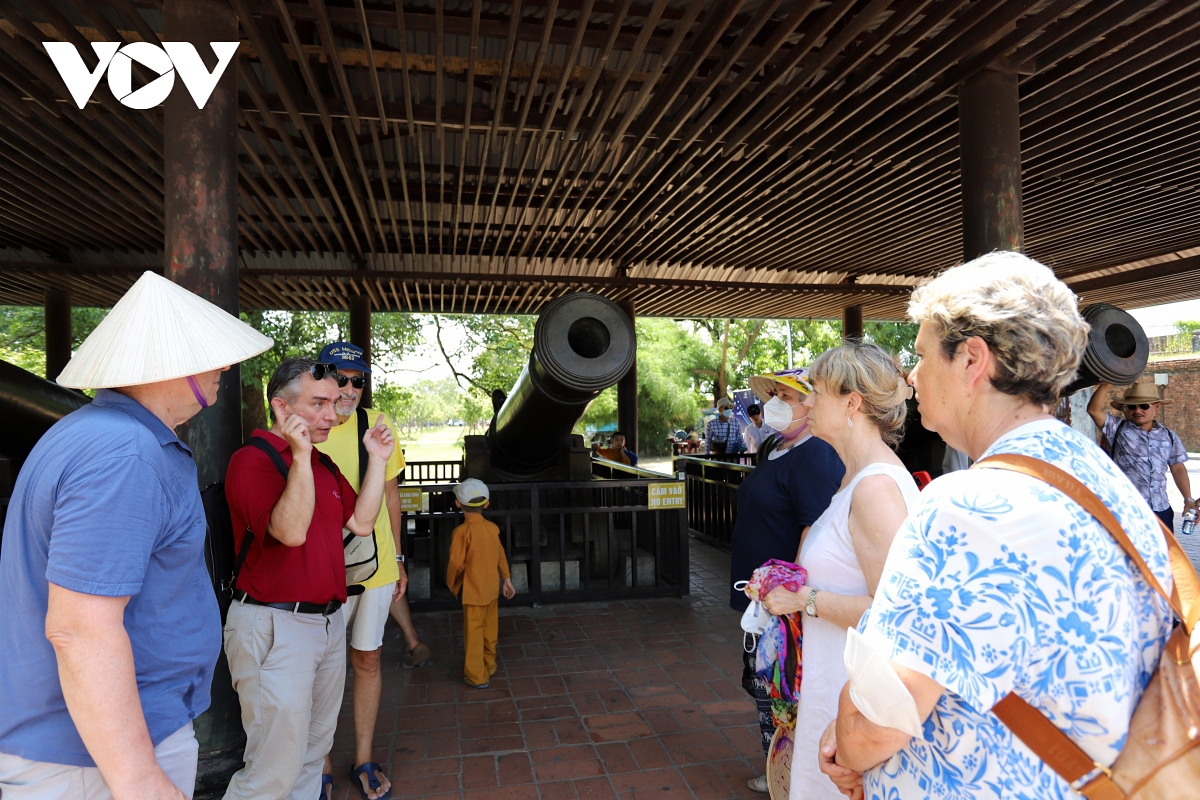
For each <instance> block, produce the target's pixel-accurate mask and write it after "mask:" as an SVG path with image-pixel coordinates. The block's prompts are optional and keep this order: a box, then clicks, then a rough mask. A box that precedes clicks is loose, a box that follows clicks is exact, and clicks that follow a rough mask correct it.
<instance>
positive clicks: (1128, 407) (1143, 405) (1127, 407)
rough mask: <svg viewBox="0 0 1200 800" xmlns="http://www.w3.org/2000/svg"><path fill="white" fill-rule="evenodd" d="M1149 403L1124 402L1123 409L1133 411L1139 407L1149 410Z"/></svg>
mask: <svg viewBox="0 0 1200 800" xmlns="http://www.w3.org/2000/svg"><path fill="white" fill-rule="evenodd" d="M1150 405H1151V404H1150V403H1133V404H1129V403H1126V404H1125V410H1126V411H1133V410H1134V409H1135V408H1140V409H1141V410H1142V411H1147V410H1149V408H1150Z"/></svg>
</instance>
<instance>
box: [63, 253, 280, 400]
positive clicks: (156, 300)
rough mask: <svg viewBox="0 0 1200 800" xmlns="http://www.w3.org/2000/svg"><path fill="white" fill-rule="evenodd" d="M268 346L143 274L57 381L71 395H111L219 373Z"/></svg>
mask: <svg viewBox="0 0 1200 800" xmlns="http://www.w3.org/2000/svg"><path fill="white" fill-rule="evenodd" d="M274 343H275V342H274V341H273V340H272V339H270V338H269V337H267V336H263V335H262V334H261V333H259V332H258V331H256V330H254V328H251V327H250V326H249V325H247V324H246V323H244V322H242V321H241V320H240V319H238V318H237V317H235V316H234V315H232V314H229V313H228V312H226V311H223V310H222V309H220V308H217V307H216V306H215V305H213V304H212V303H210V302H208V301H207V300H205V299H203V298H202V297H199V296H198V295H195V294H192V293H191V292H189V291H188V290H187V289H184V288H183V287H182V286H180V285H179V284H177V283H174V282H172V281H170V280H167V279H166V278H164V277H162V276H161V275H156V274H155V273H153V272H146V273H144V274H143V275H142V277H140V278H138V279H137V282H136V283H134V284H133V286H132V287H130V289H129V291H128V292H126V293H125V296H124V297H122V298H121V299H120V300H118V301H117V304H116V305H115V306H113V308H112V311H109V312H108V316H106V317H105V318H104V319H103V321H101V323H100V324H99V325H97V326H96V329H95V330H94V331H92V333H91V335H90V336H88V337H87V339H85V340H84V342H83V344H81V345H80V346H79V350H78V351H77V352H76V353H75V356H74V358H72V359H71V361H70V362H69V363H68V364H67V368H66V369H64V370H63V371H62V374H60V375H59V376H58V383H59V385H61V386H68V387H70V388H72V389H111V388H113V387H117V386H141V385H143V384H147V383H158V382H159V381H169V380H172V379H174V378H183V377H187V376H188V375H197V374H199V373H201V372H208V371H209V370H214V369H220V368H221V367H227V366H230V365H232V364H237V363H239V362H241V361H245V360H246V359H247V358H251V357H253V356H256V355H258V354H259V353H262V352H263V351H265V350H268V349H270V347H271V346H272V345H273V344H274Z"/></svg>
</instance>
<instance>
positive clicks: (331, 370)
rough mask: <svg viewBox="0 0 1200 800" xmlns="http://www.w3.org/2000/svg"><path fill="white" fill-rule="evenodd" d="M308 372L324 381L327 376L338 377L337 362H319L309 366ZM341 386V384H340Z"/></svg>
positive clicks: (314, 378)
mask: <svg viewBox="0 0 1200 800" xmlns="http://www.w3.org/2000/svg"><path fill="white" fill-rule="evenodd" d="M308 374H309V375H312V376H313V380H316V381H323V380H325V379H326V378H333V379H335V380H336V379H337V377H338V370H337V365H336V364H322V363H320V362H317V363H316V364H313V365H312V366H311V367H309V368H308ZM338 385H339V386H340V385H341V384H338Z"/></svg>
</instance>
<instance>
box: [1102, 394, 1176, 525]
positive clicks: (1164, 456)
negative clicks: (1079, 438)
mask: <svg viewBox="0 0 1200 800" xmlns="http://www.w3.org/2000/svg"><path fill="white" fill-rule="evenodd" d="M1111 391H1112V385H1111V384H1108V383H1101V384H1099V385H1098V386H1096V393H1095V394H1093V395H1092V399H1091V400H1090V401H1088V407H1087V410H1088V416H1090V417H1091V418H1092V421H1093V422H1095V423H1096V427H1097V428H1099V429H1100V430H1101V431H1102V432H1103V433H1104V438H1105V439H1106V440H1107V441H1108V452H1109V454H1110V455H1111V456H1112V460H1113V461H1115V462H1116V464H1117V466H1118V467H1120V468H1121V470H1122V471H1123V472H1124V473H1125V474H1126V475H1127V476H1129V480H1131V481H1133V485H1134V486H1136V487H1137V490H1138V491H1139V492H1141V495H1142V497H1144V498H1146V502H1147V503H1149V504H1150V509H1151V510H1152V511H1153V512H1154V513H1155V514H1157V515H1158V516H1159V518H1160V519H1161V520H1162V521H1163V523H1165V524H1166V526H1167V527H1168V528H1170V529H1171V530H1172V531H1174V530H1175V512H1174V511H1172V510H1171V501H1170V500H1168V499H1167V477H1166V473H1167V471H1168V470H1170V472H1171V477H1172V478H1174V479H1175V485H1176V486H1177V487H1179V492H1180V494H1182V495H1183V501H1184V505H1183V508H1184V511H1187V509H1189V508H1191V507H1192V506H1194V505H1196V501H1195V500H1193V499H1192V482H1191V479H1190V478H1189V477H1188V473H1187V467H1186V466H1185V463H1186V462H1187V460H1188V455H1187V450H1186V449H1184V446H1183V442H1181V441H1180V440H1179V434H1177V433H1175V431H1173V430H1171V429H1170V428H1168V427H1166V426H1165V425H1162V424H1161V423H1159V422H1157V421H1156V420H1155V419H1154V417H1155V416H1156V415H1157V414H1158V409H1159V406H1161V405H1164V404H1167V403H1170V402H1171V401H1170V400H1160V399H1159V397H1158V389H1157V388H1156V387H1155V386H1154V384H1151V383H1135V384H1134V385H1133V386H1130V387H1129V388H1128V389H1126V390H1125V396H1124V397H1121V398H1119V399H1117V400H1113V401H1112V407H1113V408H1115V409H1117V410H1118V411H1124V412H1125V413H1124V416H1123V417H1116V416H1113V415H1112V414H1109V413H1107V412H1106V411H1105V410H1104V401H1105V399H1106V398H1108V396H1109V393H1110V392H1111Z"/></svg>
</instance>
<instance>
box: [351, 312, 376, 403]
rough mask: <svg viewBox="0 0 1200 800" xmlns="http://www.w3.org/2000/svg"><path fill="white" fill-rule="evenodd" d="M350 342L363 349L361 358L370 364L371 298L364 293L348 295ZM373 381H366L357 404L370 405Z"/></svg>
mask: <svg viewBox="0 0 1200 800" xmlns="http://www.w3.org/2000/svg"><path fill="white" fill-rule="evenodd" d="M350 343H351V344H356V345H358V346H359V347H361V348H362V349H363V358H364V359H365V360H366V362H367V363H368V364H370V363H371V298H370V297H369V296H367V295H366V294H356V295H351V296H350ZM373 383H374V381H367V385H366V388H364V389H363V393H362V400H360V401H359V405H360V406H362V407H363V408H370V407H371V385H372V384H373Z"/></svg>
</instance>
